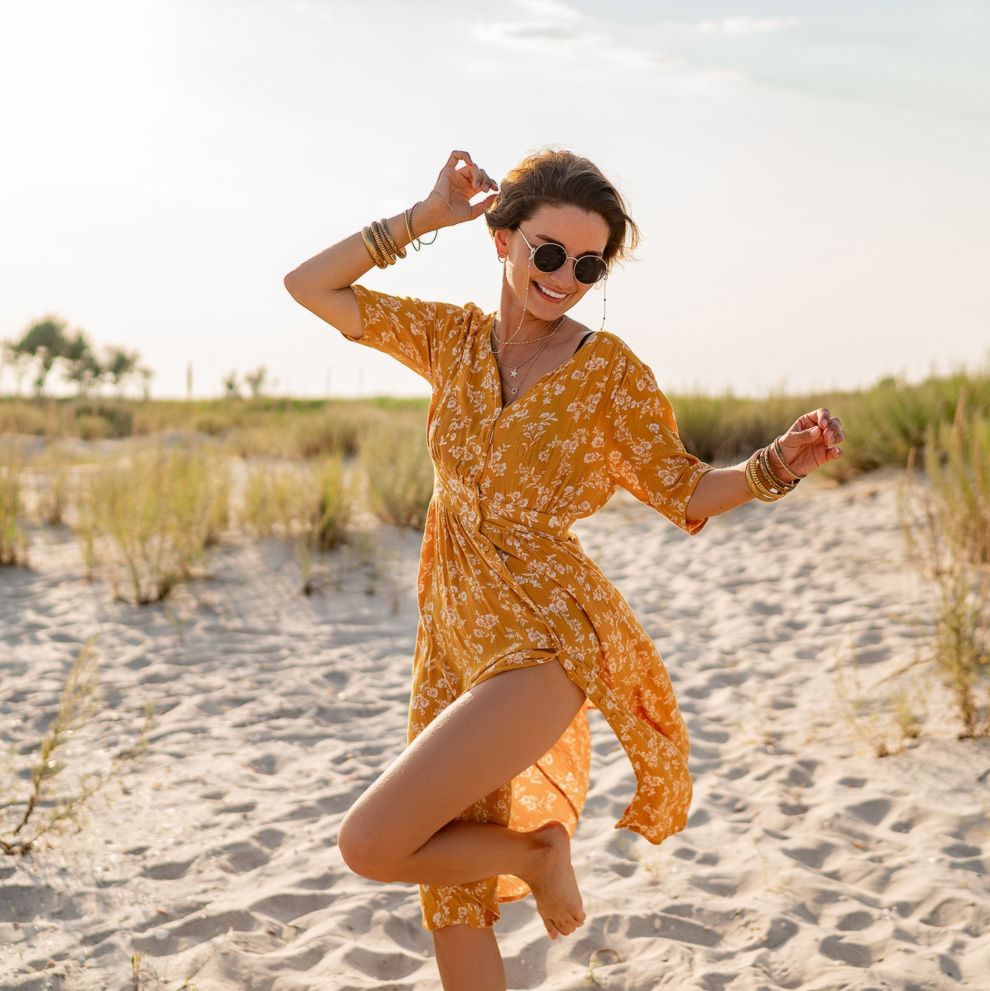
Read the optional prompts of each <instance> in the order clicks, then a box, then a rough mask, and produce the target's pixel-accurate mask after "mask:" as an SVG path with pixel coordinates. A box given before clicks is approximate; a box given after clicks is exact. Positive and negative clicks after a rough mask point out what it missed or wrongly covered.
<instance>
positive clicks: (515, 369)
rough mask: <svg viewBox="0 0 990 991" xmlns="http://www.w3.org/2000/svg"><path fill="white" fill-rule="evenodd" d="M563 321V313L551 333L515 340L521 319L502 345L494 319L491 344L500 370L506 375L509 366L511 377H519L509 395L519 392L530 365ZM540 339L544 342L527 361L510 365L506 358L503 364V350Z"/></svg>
mask: <svg viewBox="0 0 990 991" xmlns="http://www.w3.org/2000/svg"><path fill="white" fill-rule="evenodd" d="M563 321H564V317H563V315H561V316H559V317H557V319H556V320H555V321H554V323H553V326H552V327H551V328H550V333H549V334H545V335H544V336H543V337H534V338H533V339H532V340H529V341H516V340H513V338H514V337H515V336H516V334H518V333H519V331H520V330H521V329H522V321H520V323H519V327H517V328H516V333H515V334H513V335H512V337H510V338H509V339H508V340H507V341H506V342H505V343H504V344H501V345H499V343H498V337H497V335H496V333H495V320H493V321H492V332H491V345H492V354H494V355H495V363H496V364H497V365H498V368H499V371H500V372H502V373H503V375H504V373H505V371H506V369H507V368H508V371H509V378H513V379H518V381H517V382H516V383H515V385H512V386H510V388H509V395H510V396H512V397H513V398H515V396H516V395H517V394H518V392H519V387H520V386H521V385H522V384H523V382H524V381H525V379H526V374H527V372H528V371H529V369H530V367H531V366H532V364H533V362H535V361H536V359H537V358H539V356H540V355H541V354H543V351H544V350H545V349H546V347H547V345H548V344H549V343H550V338H551V337H553V335H554V334H556V333H557V330H558V328H559V327H560V325H561V323H563ZM538 341H542V343H541V344H540V346H539V347H538V348H537V349H536V350H535V351H534V352H533V353H532V354H531V355H530V356H529V357H528V358H527V359H526V360H525V361H523V362H517V363H516V364H515V365H514V366H510V365H509V362H508V361H507V360H506V361H505V363H504V364H503V359H502V352H503V351H504V350H505V349H506V348H509V347H513V346H514V345H520V344H536V343H537V342H538ZM520 369H522V377H521V378H520V375H519V373H520Z"/></svg>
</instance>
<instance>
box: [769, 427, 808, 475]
mask: <svg viewBox="0 0 990 991" xmlns="http://www.w3.org/2000/svg"><path fill="white" fill-rule="evenodd" d="M771 446H772V447H773V453H774V454H776V455H777V460H778V461H779V462H780V467H781V468H783V469H784V471H786V472H789V473H790V474H791V475H793V476H794V477H795V478H797V479H801V478H807V477H808V476H807V475H799V474H798V473H797V472H796V471H795V470H794V469H793V468H792V467H791V466H790V465H789V464H788V463H787V458H785V457H784V452H783V449H782V448H781V446H780V438H779V437H777V438H775V439H774V442H773V444H772V445H771Z"/></svg>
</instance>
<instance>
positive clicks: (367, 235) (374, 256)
mask: <svg viewBox="0 0 990 991" xmlns="http://www.w3.org/2000/svg"><path fill="white" fill-rule="evenodd" d="M361 240H362V241H364V246H365V247H366V248H367V249H368V254H369V255H371V260H372V261H373V262H374V263H375V264H376V265H377V266H378V267H379V268H385V267H386V262H385V260H384V259H383V258H382V256H381V254H380V253H379V251H378V246H377V245H376V244H375V240H374V238H373V237H372V235H371V228H370V227H365V228H363V229H362V231H361Z"/></svg>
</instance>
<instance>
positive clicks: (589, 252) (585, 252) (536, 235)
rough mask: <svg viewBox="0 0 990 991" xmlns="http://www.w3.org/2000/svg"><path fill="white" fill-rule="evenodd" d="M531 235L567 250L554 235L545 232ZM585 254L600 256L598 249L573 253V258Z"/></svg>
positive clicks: (581, 256)
mask: <svg viewBox="0 0 990 991" xmlns="http://www.w3.org/2000/svg"><path fill="white" fill-rule="evenodd" d="M533 237H538V238H539V239H540V240H541V241H545V242H546V243H547V244H556V245H558V246H559V247H561V248H563V249H564V251H566V250H567V245H565V244H562V243H561V242H560V241H558V240H557V239H556V238H555V237H547V235H546V234H534V235H533ZM585 255H594V256H595V257H596V258H601V257H602V253H601V252H600V251H582V252H581V253H580V254H577V255H575V256H574V257H575V258H583V257H584V256H585Z"/></svg>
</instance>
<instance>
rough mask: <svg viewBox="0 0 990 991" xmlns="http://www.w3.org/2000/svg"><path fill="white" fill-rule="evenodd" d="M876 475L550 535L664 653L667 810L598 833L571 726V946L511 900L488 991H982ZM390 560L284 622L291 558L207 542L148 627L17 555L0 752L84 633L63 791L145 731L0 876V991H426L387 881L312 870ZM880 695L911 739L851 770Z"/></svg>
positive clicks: (972, 906)
mask: <svg viewBox="0 0 990 991" xmlns="http://www.w3.org/2000/svg"><path fill="white" fill-rule="evenodd" d="M901 477H902V475H901V473H900V472H896V471H890V472H883V473H876V474H874V475H870V476H865V477H862V478H859V479H857V480H855V481H853V482H851V483H849V484H846V485H844V486H841V487H831V486H829V485H827V484H815V483H814V481H813V480H810V481H809V482H808V483H806V485H804V486H802V487H801V488H800V489H799V490H798V491H797V492H796V493H795V494H794V495H793V496H789V497H788V499H786V500H785V501H784V502H783V503H781V504H779V505H776V506H772V507H768V506H763V505H756V504H752V505H747V506H744V507H742V508H741V509H739V510H736V511H735V512H733V513H731V514H729V515H727V516H725V517H722V518H718V519H715V520H712V521H711V523H710V524H709V525H708V527H707V529H706V530H705V531H704V532H703V533H702V535H701V536H699V537H697V538H688V537H686V536H685V535H684V534H682V533H681V532H680V531H678V530H677V529H675V528H674V527H672V526H671V525H670V524H669V523H667V522H666V521H664V520H663V519H662V518H660V517H659V516H657V515H655V514H653V513H652V512H651V511H649V510H647V509H645V508H644V507H641V506H639V505H638V504H636V503H634V502H633V501H632V500H631V499H629V498H626V497H619V498H616V499H615V500H613V502H612V503H610V505H609V506H608V507H607V508H606V509H605V510H603V511H602V512H601V513H599V514H598V515H597V516H596V517H595V518H594V519H592V520H589V521H585V522H583V523H582V524H581V525H580V526H579V527H578V528H577V532H578V533H579V536H580V538H581V540H582V542H583V543H584V545H585V548H586V549H587V551H588V552H589V553H590V554H591V555H592V557H594V558H595V559H596V560H597V561H598V562H599V563H600V564H601V566H602V568H603V569H604V571H605V573H606V574H607V575H608V576H609V577H610V578H611V579H612V580H613V581H615V583H616V584H617V585H618V587H619V588H620V590H621V591H622V592H623V594H624V595H625V596H626V597H627V599H628V600H629V602H630V603H631V605H632V607H633V609H634V610H635V612H636V613H637V615H638V616H639V618H640V619H641V621H642V622H643V624H644V626H645V627H646V629H647V631H648V632H649V634H650V635H651V636H652V637H654V638H655V640H656V643H657V645H658V647H659V649H660V651H661V653H662V654H663V656H664V658H665V662H666V664H667V666H668V668H669V670H670V673H671V676H672V679H673V682H674V686H675V688H676V690H677V694H678V698H679V700H680V704H681V709H682V711H683V713H684V716H685V719H686V720H687V723H688V726H689V728H690V730H691V734H692V755H691V765H692V769H693V773H694V780H695V796H694V802H693V806H692V812H691V816H690V820H689V823H688V827H687V829H686V830H685V831H684V832H683V833H681V834H679V835H677V836H675V837H672V838H671V839H669V840H667V841H666V842H665V843H663V844H662V845H661V846H660V847H652V846H650V845H649V844H648V843H647V842H646V841H644V840H643V839H641V838H640V837H637V836H635V835H634V834H631V833H627V832H624V831H616V830H615V829H614V823H615V822H616V820H617V819H618V818H619V816H620V815H621V813H622V811H623V809H624V807H625V805H626V803H627V802H628V801H629V799H630V798H631V796H632V792H633V781H634V779H633V774H632V770H631V768H630V766H629V764H628V761H627V759H626V757H625V754H624V753H623V751H622V750H621V749H620V748H619V746H618V744H617V742H616V740H615V739H614V737H613V736H612V734H611V732H610V731H609V729H608V727H607V725H606V724H605V723H604V721H603V720H602V719H600V718H597V717H595V714H593V734H594V764H593V769H592V782H591V790H590V794H589V799H588V803H587V806H586V809H585V813H584V816H583V817H582V820H581V822H580V825H579V827H578V831H577V835H576V837H575V841H574V845H573V857H574V865H575V869H576V872H577V876H578V880H579V883H580V885H581V889H582V892H583V895H584V898H585V908H586V910H587V914H588V920H587V922H586V924H585V925H584V926H583V927H582V928H581V929H579V930H578V931H577V932H576V933H575V934H574V935H572V936H570V937H568V938H563V939H559V940H557V941H555V942H550V941H549V940H548V939H547V938H546V935H545V932H544V929H543V926H542V924H541V923H540V920H539V918H538V916H537V915H536V913H535V910H534V907H533V902H532V899H527V900H525V901H523V902H520V903H516V904H512V905H508V906H505V910H504V915H503V919H502V922H501V923H500V925H499V927H498V932H499V933H500V945H501V947H502V952H503V955H504V957H505V961H506V970H507V974H508V980H509V986H510V987H512V988H539V989H542V991H551V989H552V991H558V989H560V991H563V989H584V988H606V989H608V991H622V989H629V991H645V989H648V988H671V989H673V988H677V989H701V991H760V989H777V988H801V989H808V991H839V989H857V991H865V989H897V991H922V989H924V991H934V989H946V991H948V989H959V988H968V989H969V988H971V989H983V991H986V989H987V988H990V881H988V867H990V780H988V774H987V772H988V770H990V742H987V741H972V740H958V739H957V738H956V737H957V733H958V731H959V728H960V727H959V723H958V721H957V719H956V717H955V715H954V713H953V711H952V708H951V704H950V703H951V700H950V698H949V695H948V693H947V692H946V690H945V689H944V688H943V687H942V685H941V684H940V682H939V680H938V678H937V676H936V675H935V674H934V673H933V671H932V669H931V668H930V666H929V665H928V664H926V663H924V658H925V653H924V652H925V646H924V642H923V640H921V639H919V632H924V630H925V628H926V627H925V624H926V622H927V619H928V599H927V592H926V589H925V587H924V585H923V584H922V583H921V582H920V580H919V579H918V578H917V577H916V576H915V575H914V574H913V573H912V572H911V570H910V569H909V568H908V567H907V564H906V560H905V550H904V543H903V538H902V535H901V530H900V525H899V521H898V490H899V486H900V479H901ZM418 545H419V535H418V534H415V533H411V532H405V533H401V532H397V531H394V530H389V529H387V528H377V529H374V530H372V531H371V532H369V533H368V534H367V535H366V536H365V537H362V538H360V539H358V540H356V541H355V542H354V543H353V544H352V545H351V546H350V547H349V548H346V549H345V550H343V551H341V552H336V553H334V554H331V555H329V556H327V557H326V558H324V559H323V565H322V566H321V567H322V570H321V572H320V576H321V580H322V581H323V583H324V587H323V588H322V590H321V591H320V592H319V593H318V594H316V595H313V596H310V597H304V596H303V595H301V594H300V591H299V589H300V583H301V582H300V576H299V568H298V565H297V562H296V560H295V557H294V555H293V551H292V549H291V547H289V546H288V545H286V544H285V543H282V542H280V541H277V540H266V541H262V542H247V541H241V542H236V541H235V542H232V543H228V544H224V545H222V546H221V547H219V548H218V549H216V550H215V552H214V553H213V557H212V559H211V563H210V568H209V571H210V576H209V577H208V578H206V579H204V580H201V581H197V582H195V583H194V584H193V585H191V586H190V587H189V588H187V589H183V590H181V592H180V594H178V595H177V596H176V597H175V598H174V599H173V600H170V601H169V602H168V603H167V605H168V610H169V611H168V612H166V610H165V609H163V608H162V606H160V605H158V606H146V607H142V608H137V607H134V606H131V605H128V604H125V603H121V602H115V601H113V598H112V595H111V592H110V589H109V587H108V586H107V585H106V584H104V583H100V582H96V583H90V582H87V581H86V580H85V579H84V577H83V565H82V559H81V553H80V550H79V547H78V546H77V544H76V543H75V541H74V540H73V538H72V535H71V533H70V532H69V531H68V530H65V529H46V530H44V531H36V532H35V533H34V534H33V535H32V546H31V568H30V569H21V568H7V569H4V570H3V571H2V572H0V624H2V626H0V630H2V632H0V671H2V681H0V739H2V740H3V741H5V742H6V741H11V740H12V741H14V743H15V744H16V748H17V749H18V751H24V750H25V749H26V748H29V747H31V746H33V745H35V744H36V742H37V740H38V738H39V736H40V734H41V733H42V732H43V730H44V728H45V727H46V726H47V725H48V723H49V721H50V719H51V718H52V715H53V713H54V711H55V709H56V708H57V705H58V699H59V694H60V691H61V688H62V685H63V684H64V680H65V676H66V672H67V670H68V668H69V666H70V664H71V662H72V660H73V659H74V658H75V656H76V655H77V654H78V652H79V649H80V647H81V645H82V644H83V643H84V642H85V641H87V640H88V639H89V638H90V637H92V636H94V635H96V634H98V635H99V637H98V641H97V650H98V653H99V657H100V662H101V681H102V686H103V687H102V692H103V707H102V709H101V711H100V713H99V714H98V715H97V716H96V717H94V718H93V720H92V721H91V722H90V724H89V725H88V726H86V727H85V728H83V729H82V730H80V731H79V732H78V733H77V734H76V735H75V736H74V737H73V738H72V740H71V741H70V742H69V744H68V745H67V749H66V754H65V764H66V769H65V771H63V772H62V773H63V777H64V779H65V781H66V783H69V782H71V780H72V774H73V773H74V772H73V770H72V769H73V768H78V767H81V768H83V769H84V770H87V771H89V772H93V773H96V772H99V771H100V770H101V769H103V770H106V769H107V768H108V767H109V766H110V761H111V758H112V755H113V754H114V753H115V752H119V751H120V750H122V749H127V748H128V747H130V746H132V744H133V741H134V739H135V737H136V735H137V734H138V732H139V730H140V726H141V723H142V719H143V709H144V706H145V704H146V703H147V702H150V703H151V704H152V705H153V706H154V710H155V717H154V725H153V728H152V729H151V732H150V736H149V738H148V747H147V751H146V753H145V755H144V756H143V758H140V759H139V760H136V761H134V762H132V763H131V764H129V765H128V766H127V768H126V770H125V772H124V773H123V774H122V775H121V776H120V778H119V780H118V781H116V782H113V783H111V784H110V785H108V786H107V787H106V788H105V789H104V790H103V791H102V792H101V793H100V794H98V795H96V796H95V797H94V798H93V799H92V800H91V801H90V803H89V813H88V816H87V821H85V822H84V823H83V824H81V828H77V827H76V826H70V827H68V828H66V829H65V830H64V831H63V832H62V833H60V834H57V835H50V836H49V837H47V838H46V839H44V840H42V841H41V842H40V843H39V845H38V848H37V849H36V850H35V851H34V852H33V853H31V854H30V855H28V856H24V857H13V856H0V987H2V988H3V989H25V991H26V989H31V991H49V989H52V991H61V989H72V991H98V989H99V991H103V989H113V991H116V989H132V988H134V987H140V988H142V989H156V991H157V989H161V988H168V989H175V991H177V989H179V988H182V987H183V986H188V987H190V988H193V987H195V988H198V989H199V991H221V989H246V991H269V989H270V991H315V989H321V991H322V989H328V991H329V989H333V991H345V989H370V988H375V989H409V991H412V989H415V991H426V989H434V988H438V987H439V981H438V979H437V976H436V970H435V965H434V962H433V960H432V951H431V941H430V938H429V936H428V934H427V933H426V932H424V930H423V929H422V928H421V925H420V913H419V904H418V897H417V892H416V889H415V887H413V886H408V885H399V884H377V883H373V882H370V881H365V880H363V879H361V878H358V877H356V876H354V875H352V874H351V873H350V872H349V871H348V870H347V869H346V868H345V867H344V865H343V863H342V861H341V857H340V854H339V852H338V850H337V847H336V844H335V836H336V833H337V828H338V825H339V823H340V820H341V816H342V815H343V813H344V811H345V810H346V809H347V808H348V807H349V806H350V804H351V803H352V802H353V801H354V800H355V799H356V798H357V796H358V795H359V794H360V793H361V792H362V790H363V789H364V788H365V787H367V785H368V784H369V783H370V782H371V781H372V780H374V778H375V777H376V776H377V775H378V774H379V773H381V771H382V770H383V769H384V768H385V767H386V766H387V764H388V763H389V761H390V760H392V759H393V758H394V757H395V756H396V755H397V754H398V753H399V751H400V749H401V747H402V746H403V743H404V740H405V724H406V703H407V699H408V682H409V669H410V660H411V656H412V650H413V643H414V637H415V629H416V609H415V596H414V592H415V570H416V560H417V553H418ZM898 690H902V691H903V692H904V693H905V694H904V698H905V699H907V701H906V702H904V703H903V705H902V708H904V707H909V706H911V705H913V706H914V707H915V708H916V709H918V710H919V711H920V710H921V709H922V708H923V709H924V715H923V720H922V734H921V736H920V738H919V739H917V740H915V741H909V745H908V746H907V748H906V749H904V750H903V752H900V753H894V754H893V755H891V756H887V757H883V758H878V757H877V756H876V755H875V752H874V751H875V741H877V740H878V739H880V738H882V737H886V738H887V739H888V741H889V746H890V747H891V749H896V747H897V746H898V745H899V741H900V733H899V732H898V731H897V729H896V727H895V726H894V725H893V720H892V717H891V716H890V715H889V714H887V713H886V712H885V711H883V707H882V706H881V705H880V704H881V703H884V702H885V701H886V700H887V699H889V698H890V697H892V696H893V695H894V694H895V693H896V692H897V691H898ZM912 693H913V694H912ZM877 706H879V708H877ZM493 745H497V741H493ZM16 788H17V790H18V792H19V793H26V784H25V782H24V781H23V780H20V781H17V782H16ZM5 797H7V798H9V797H10V788H9V787H8V789H7V794H6V796H5ZM137 955H140V960H139V971H138V974H137V977H136V979H135V977H134V976H133V973H132V967H133V964H132V957H133V956H137ZM186 982H187V983H186Z"/></svg>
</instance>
